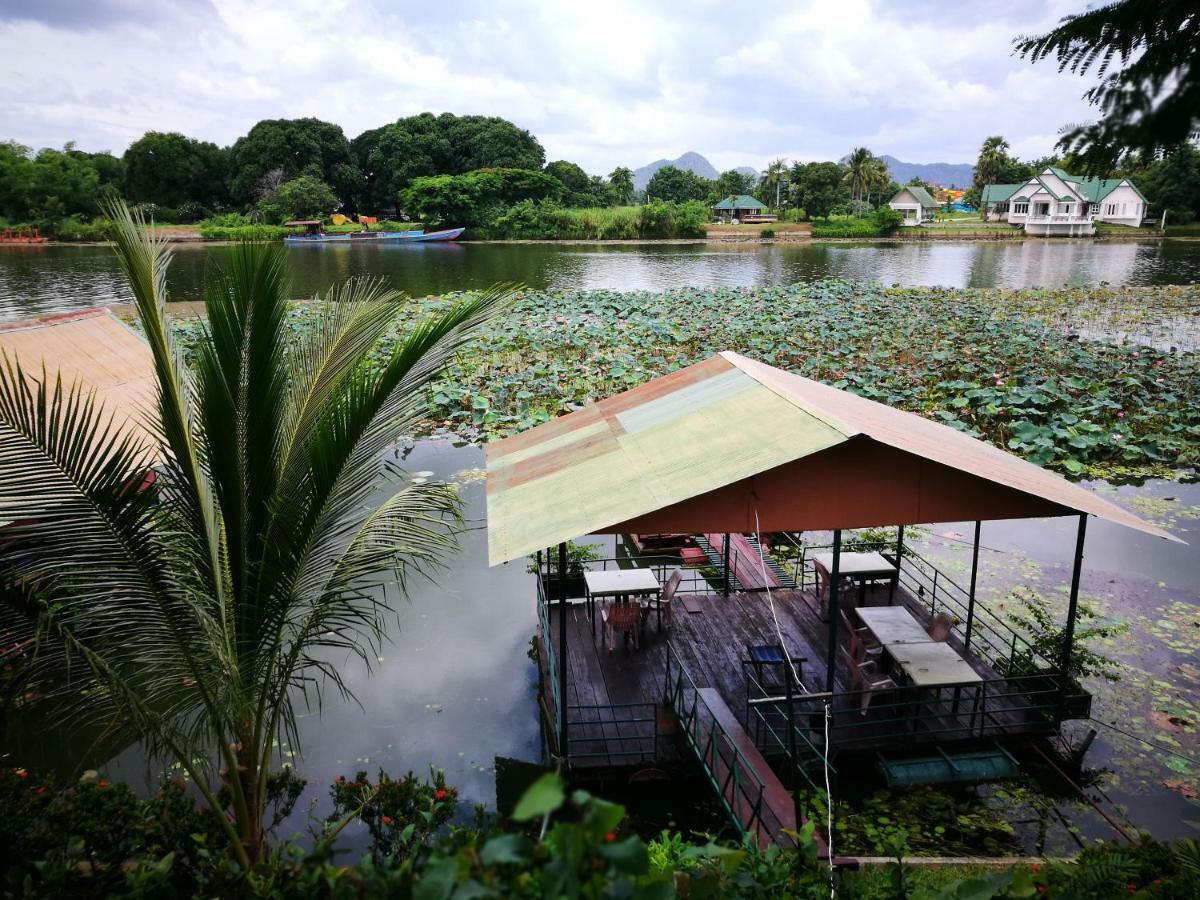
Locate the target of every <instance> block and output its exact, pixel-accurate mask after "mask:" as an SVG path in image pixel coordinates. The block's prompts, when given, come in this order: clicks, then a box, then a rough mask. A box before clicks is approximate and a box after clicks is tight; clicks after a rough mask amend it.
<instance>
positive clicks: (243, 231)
mask: <svg viewBox="0 0 1200 900" xmlns="http://www.w3.org/2000/svg"><path fill="white" fill-rule="evenodd" d="M199 230H200V237H202V238H204V240H206V241H277V240H280V239H281V238H282V237H283V236H284V235H286V234H291V233H292V231H293V229H291V228H284V227H283V226H282V225H208V224H203V223H202V224H201V225H200V229H199Z"/></svg>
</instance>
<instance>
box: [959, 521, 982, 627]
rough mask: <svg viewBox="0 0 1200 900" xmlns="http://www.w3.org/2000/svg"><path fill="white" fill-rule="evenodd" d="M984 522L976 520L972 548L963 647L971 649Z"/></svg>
mask: <svg viewBox="0 0 1200 900" xmlns="http://www.w3.org/2000/svg"><path fill="white" fill-rule="evenodd" d="M982 527H983V522H981V521H980V520H978V519H976V520H975V546H974V547H972V548H971V591H970V593H969V594H967V631H966V636H965V640H964V641H963V649H965V650H970V649H971V629H972V628H973V627H974V625H975V581H976V578H977V577H978V575H979V530H980V529H981V528H982Z"/></svg>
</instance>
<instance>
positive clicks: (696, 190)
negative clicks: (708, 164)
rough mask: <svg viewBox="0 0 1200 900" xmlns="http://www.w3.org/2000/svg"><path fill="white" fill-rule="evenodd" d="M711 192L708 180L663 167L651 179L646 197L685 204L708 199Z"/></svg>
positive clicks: (681, 170) (670, 167) (690, 173)
mask: <svg viewBox="0 0 1200 900" xmlns="http://www.w3.org/2000/svg"><path fill="white" fill-rule="evenodd" d="M709 190H710V183H709V181H708V179H706V178H701V177H700V176H699V175H697V174H696V173H694V172H688V171H687V170H685V169H679V168H676V167H675V166H663V167H662V168H661V169H659V170H658V171H657V172H655V173H654V174H653V175H652V176H651V177H650V181H649V183H648V184H647V185H646V196H647V197H649V198H652V199H654V200H669V201H672V202H674V203H684V202H686V201H688V200H704V199H706V198H707V197H708V194H709Z"/></svg>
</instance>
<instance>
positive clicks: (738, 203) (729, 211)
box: [712, 194, 776, 223]
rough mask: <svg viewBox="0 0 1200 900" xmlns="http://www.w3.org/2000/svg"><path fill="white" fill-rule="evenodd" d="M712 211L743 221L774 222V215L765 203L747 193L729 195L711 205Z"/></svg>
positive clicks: (718, 214)
mask: <svg viewBox="0 0 1200 900" xmlns="http://www.w3.org/2000/svg"><path fill="white" fill-rule="evenodd" d="M712 209H713V213H714V214H715V215H716V216H718V217H720V218H724V217H726V216H728V217H730V218H731V219H737V220H738V221H739V222H743V223H755V222H774V221H775V220H776V216H773V215H771V214H770V213H769V212H768V211H767V206H766V204H765V203H760V202H759V201H758V200H755V199H754V198H753V197H751V196H749V195H747V194H738V195H736V196H733V195H730V196H728V197H726V198H725V199H724V200H722V201H721V202H720V203H718V204H716V205H715V206H713V208H712Z"/></svg>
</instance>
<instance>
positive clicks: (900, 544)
mask: <svg viewBox="0 0 1200 900" xmlns="http://www.w3.org/2000/svg"><path fill="white" fill-rule="evenodd" d="M903 556H904V526H903V525H901V526H899V527H898V528H897V529H896V571H897V573H899V571H900V559H901V557H903Z"/></svg>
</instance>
